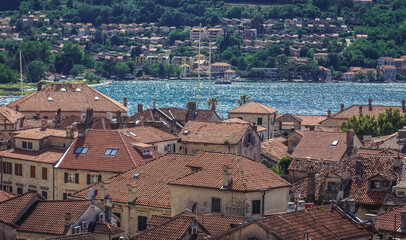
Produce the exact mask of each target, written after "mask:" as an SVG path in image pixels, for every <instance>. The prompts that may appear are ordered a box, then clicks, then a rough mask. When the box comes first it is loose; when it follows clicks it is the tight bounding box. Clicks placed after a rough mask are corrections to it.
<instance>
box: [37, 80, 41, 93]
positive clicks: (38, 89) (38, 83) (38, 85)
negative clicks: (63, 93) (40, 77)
mask: <svg viewBox="0 0 406 240" xmlns="http://www.w3.org/2000/svg"><path fill="white" fill-rule="evenodd" d="M41 90H42V82H41V81H39V82H37V91H38V92H39V91H41Z"/></svg>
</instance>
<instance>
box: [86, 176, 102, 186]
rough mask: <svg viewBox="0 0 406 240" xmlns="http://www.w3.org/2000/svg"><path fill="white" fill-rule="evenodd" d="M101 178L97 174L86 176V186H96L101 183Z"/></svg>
mask: <svg viewBox="0 0 406 240" xmlns="http://www.w3.org/2000/svg"><path fill="white" fill-rule="evenodd" d="M101 179H102V176H101V175H98V174H87V184H96V183H98V182H101Z"/></svg>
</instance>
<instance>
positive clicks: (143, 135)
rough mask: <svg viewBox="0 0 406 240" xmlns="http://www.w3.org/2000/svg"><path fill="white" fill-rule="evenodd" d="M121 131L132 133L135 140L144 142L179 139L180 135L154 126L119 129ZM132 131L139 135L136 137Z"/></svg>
mask: <svg viewBox="0 0 406 240" xmlns="http://www.w3.org/2000/svg"><path fill="white" fill-rule="evenodd" d="M117 131H119V132H125V133H127V134H128V135H130V136H131V137H132V138H133V139H134V140H135V141H137V142H143V143H158V142H164V141H170V140H177V139H179V137H177V136H175V135H173V134H170V133H166V132H164V131H161V130H159V129H157V128H154V127H144V126H140V127H134V128H127V129H119V130H117ZM131 133H134V134H135V135H137V136H136V137H134V136H133V135H132V134H131Z"/></svg>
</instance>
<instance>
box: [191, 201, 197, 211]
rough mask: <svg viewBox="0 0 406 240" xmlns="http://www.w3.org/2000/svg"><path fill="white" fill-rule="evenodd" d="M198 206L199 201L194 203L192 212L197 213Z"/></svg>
mask: <svg viewBox="0 0 406 240" xmlns="http://www.w3.org/2000/svg"><path fill="white" fill-rule="evenodd" d="M196 207H197V202H195V203H193V206H192V213H195V212H196Z"/></svg>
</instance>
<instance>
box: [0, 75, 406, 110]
mask: <svg viewBox="0 0 406 240" xmlns="http://www.w3.org/2000/svg"><path fill="white" fill-rule="evenodd" d="M193 85H194V88H193V89H194V94H193V96H194V97H192V98H191V96H192V94H191V86H193ZM93 87H94V88H95V89H96V90H98V91H100V92H102V93H104V94H106V95H108V96H110V97H112V98H114V99H116V100H118V101H120V102H122V101H123V97H127V99H128V115H130V116H131V115H133V114H134V110H135V109H136V108H137V104H138V103H141V104H143V106H144V109H146V108H148V107H152V104H153V99H154V98H155V99H156V101H157V106H158V107H179V108H185V107H186V103H187V101H188V100H190V99H192V100H194V101H197V97H196V96H197V81H195V82H193V84H191V81H187V80H184V81H183V80H181V81H179V80H172V81H169V80H162V81H126V82H111V83H108V84H103V85H97V86H93ZM208 89H209V82H208V81H207V80H205V81H200V101H199V107H200V109H207V104H206V101H207V98H208ZM243 94H245V95H247V96H250V97H251V100H252V101H257V102H260V103H262V104H265V105H267V106H270V107H273V108H275V109H277V110H278V113H296V114H309V115H325V114H327V110H328V109H330V110H331V111H332V112H336V111H339V109H340V104H341V103H343V104H344V105H345V107H348V106H350V105H353V104H367V103H368V99H369V98H371V99H373V104H374V105H401V101H402V100H403V99H406V83H379V84H378V83H302V82H295V83H290V82H289V83H288V82H265V81H243V82H234V83H232V84H230V85H219V84H214V81H212V82H211V97H217V98H219V99H220V102H219V104H218V108H217V112H218V114H219V115H220V116H221V117H227V111H229V110H230V109H233V108H235V107H237V104H236V101H237V99H239V96H240V95H243ZM16 99H18V97H12V98H2V99H0V103H3V104H7V103H9V102H12V101H14V100H16Z"/></svg>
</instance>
